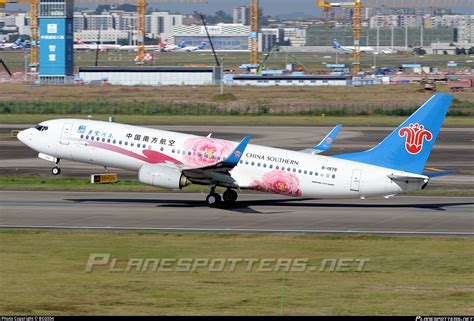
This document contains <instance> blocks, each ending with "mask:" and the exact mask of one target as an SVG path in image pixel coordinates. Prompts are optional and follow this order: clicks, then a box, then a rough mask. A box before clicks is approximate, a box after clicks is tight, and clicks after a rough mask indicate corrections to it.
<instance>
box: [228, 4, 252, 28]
mask: <svg viewBox="0 0 474 321" xmlns="http://www.w3.org/2000/svg"><path fill="white" fill-rule="evenodd" d="M232 17H233V21H232V22H233V23H238V24H243V25H245V26H248V25H250V8H249V7H245V6H241V7H236V8H234V10H233V11H232Z"/></svg>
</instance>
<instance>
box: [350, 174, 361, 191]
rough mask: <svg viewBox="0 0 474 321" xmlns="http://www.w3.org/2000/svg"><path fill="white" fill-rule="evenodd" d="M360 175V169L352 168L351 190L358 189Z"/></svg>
mask: <svg viewBox="0 0 474 321" xmlns="http://www.w3.org/2000/svg"><path fill="white" fill-rule="evenodd" d="M361 175H362V170H361V169H354V170H353V171H352V178H351V191H354V192H358V191H359V190H360V177H361Z"/></svg>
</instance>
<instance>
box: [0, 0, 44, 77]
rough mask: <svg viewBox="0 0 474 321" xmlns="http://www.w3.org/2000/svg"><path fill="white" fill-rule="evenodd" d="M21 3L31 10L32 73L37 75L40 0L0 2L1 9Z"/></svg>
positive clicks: (7, 0)
mask: <svg viewBox="0 0 474 321" xmlns="http://www.w3.org/2000/svg"><path fill="white" fill-rule="evenodd" d="M11 3H19V4H29V5H30V6H31V10H30V32H31V49H30V55H31V56H30V68H31V69H30V71H31V72H33V73H35V72H37V71H38V0H0V8H5V6H6V5H7V4H11Z"/></svg>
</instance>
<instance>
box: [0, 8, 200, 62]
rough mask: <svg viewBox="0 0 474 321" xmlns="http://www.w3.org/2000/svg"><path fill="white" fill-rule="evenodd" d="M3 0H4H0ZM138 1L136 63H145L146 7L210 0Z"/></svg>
mask: <svg viewBox="0 0 474 321" xmlns="http://www.w3.org/2000/svg"><path fill="white" fill-rule="evenodd" d="M0 1H2V0H0ZM136 1H137V57H136V59H135V63H136V64H138V65H144V64H145V33H146V30H145V29H146V22H145V16H146V8H147V5H148V4H154V3H168V4H171V3H189V4H195V3H202V4H207V2H208V0H136ZM76 2H79V3H93V4H124V3H126V4H130V2H131V1H130V0H76Z"/></svg>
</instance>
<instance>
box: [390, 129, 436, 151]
mask: <svg viewBox="0 0 474 321" xmlns="http://www.w3.org/2000/svg"><path fill="white" fill-rule="evenodd" d="M398 135H399V136H400V137H404V136H406V141H405V149H406V151H407V152H408V153H410V154H418V153H419V152H421V150H422V149H423V142H424V140H425V139H426V141H428V142H429V141H430V140H431V139H433V134H432V133H431V132H430V131H429V130H426V129H425V127H424V126H423V125H419V124H418V123H415V124H410V125H409V126H408V127H403V128H400V130H399V131H398Z"/></svg>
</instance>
